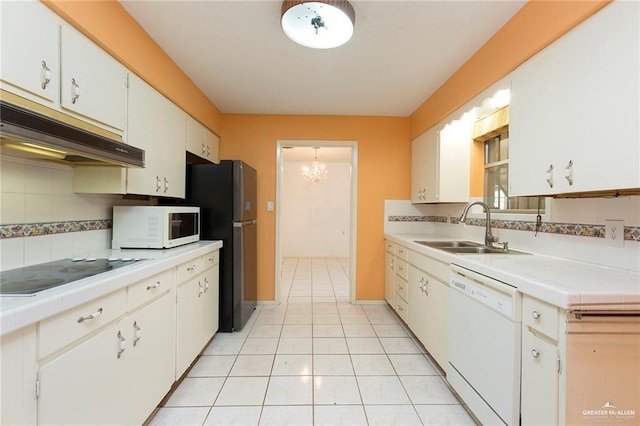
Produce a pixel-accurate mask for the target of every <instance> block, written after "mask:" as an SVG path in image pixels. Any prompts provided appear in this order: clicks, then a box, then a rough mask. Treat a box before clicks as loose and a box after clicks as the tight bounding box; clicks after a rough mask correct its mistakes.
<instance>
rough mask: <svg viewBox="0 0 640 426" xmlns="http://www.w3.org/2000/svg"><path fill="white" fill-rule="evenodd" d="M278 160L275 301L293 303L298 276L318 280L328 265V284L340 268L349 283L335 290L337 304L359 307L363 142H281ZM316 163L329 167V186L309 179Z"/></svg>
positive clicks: (315, 298)
mask: <svg viewBox="0 0 640 426" xmlns="http://www.w3.org/2000/svg"><path fill="white" fill-rule="evenodd" d="M276 157H277V158H276V256H275V260H276V264H275V275H276V276H275V286H276V288H275V300H276V301H277V302H278V303H282V302H287V300H288V296H289V290H290V289H291V287H290V285H291V278H292V274H293V273H294V271H295V273H296V274H304V273H306V272H308V273H309V274H311V273H312V272H314V271H315V272H314V273H315V274H316V276H318V275H319V274H321V273H323V272H322V271H321V270H320V269H318V265H325V266H326V268H325V269H326V271H325V272H328V281H330V279H331V278H330V276H331V275H334V276H335V274H334V273H335V272H336V271H335V269H334V270H333V271H332V268H339V267H342V269H343V271H344V273H345V274H344V276H346V277H347V280H348V285H346V283H343V285H337V284H338V283H336V285H335V286H333V289H335V293H334V295H333V297H334V299H333V300H335V301H336V302H338V301H339V302H350V303H354V302H355V282H356V281H355V264H356V252H355V247H356V244H355V242H356V200H357V142H353V141H298V140H286V141H278V143H277V150H276ZM315 159H317V161H318V162H319V163H320V164H321V165H322V166H323V167H325V169H326V171H327V175H328V176H327V177H326V181H320V182H316V183H314V182H310V181H306V180H305V178H304V177H303V173H302V168H303V166H306V167H311V166H312V162H313V161H314V160H315ZM294 265H296V266H295V267H294ZM332 265H333V266H332ZM305 268H308V271H305ZM327 284H328V283H327ZM292 294H293V293H292ZM298 295H299V296H300V297H297V296H298ZM298 295H296V297H294V298H293V299H292V300H294V301H301V302H302V301H318V302H320V301H325V302H329V301H333V300H332V299H331V297H328V296H329V295H328V294H322V295H321V294H315V295H313V294H309V295H308V296H306V295H303V294H298Z"/></svg>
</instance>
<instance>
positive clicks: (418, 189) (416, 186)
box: [411, 120, 472, 203]
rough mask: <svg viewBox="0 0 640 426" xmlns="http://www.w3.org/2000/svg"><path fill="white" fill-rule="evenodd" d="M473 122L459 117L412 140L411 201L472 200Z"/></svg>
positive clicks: (444, 201)
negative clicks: (470, 169) (470, 173)
mask: <svg viewBox="0 0 640 426" xmlns="http://www.w3.org/2000/svg"><path fill="white" fill-rule="evenodd" d="M471 129H472V127H471V125H470V124H468V123H466V122H465V121H462V120H455V121H452V122H450V123H449V124H447V125H445V126H444V127H443V128H442V129H441V130H439V129H438V127H437V126H433V127H431V128H430V129H428V130H427V131H426V132H424V133H423V134H421V135H420V136H418V137H417V138H415V139H414V140H413V141H412V142H411V202H412V203H455V202H463V203H466V202H467V201H468V200H469V167H470V163H469V161H470V153H471V143H472V142H471Z"/></svg>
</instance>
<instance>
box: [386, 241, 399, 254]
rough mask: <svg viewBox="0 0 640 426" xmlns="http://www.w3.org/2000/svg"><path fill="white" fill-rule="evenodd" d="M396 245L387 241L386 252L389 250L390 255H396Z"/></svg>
mask: <svg viewBox="0 0 640 426" xmlns="http://www.w3.org/2000/svg"><path fill="white" fill-rule="evenodd" d="M396 247H397V246H396V245H395V243H392V242H391V241H388V240H387V241H385V243H384V248H385V250H387V251H388V252H389V253H391V254H393V255H395V254H396Z"/></svg>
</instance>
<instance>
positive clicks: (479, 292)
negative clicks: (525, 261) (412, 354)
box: [447, 264, 522, 425]
mask: <svg viewBox="0 0 640 426" xmlns="http://www.w3.org/2000/svg"><path fill="white" fill-rule="evenodd" d="M521 308H522V303H521V296H520V293H518V291H517V289H516V288H515V287H513V286H511V285H509V284H505V283H503V282H501V281H498V280H495V279H493V278H490V277H487V276H484V275H482V274H479V273H477V272H474V271H471V270H469V269H466V268H463V267H461V266H458V265H455V264H452V265H451V286H450V290H449V365H448V369H447V380H448V381H449V383H450V384H451V386H452V387H453V389H455V391H456V392H457V393H458V395H460V397H461V398H462V400H463V401H464V402H465V403H466V404H467V406H468V407H469V408H470V409H471V411H473V413H474V414H475V415H476V417H477V418H478V420H480V422H482V423H483V424H485V425H496V424H507V425H518V424H519V419H520V352H521V349H520V342H521V322H522V316H521Z"/></svg>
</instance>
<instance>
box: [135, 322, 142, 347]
mask: <svg viewBox="0 0 640 426" xmlns="http://www.w3.org/2000/svg"><path fill="white" fill-rule="evenodd" d="M141 338H142V330H141V329H140V327H139V326H138V322H137V321H134V322H133V346H134V347H135V346H136V345H137V344H138V342H139V341H140V339H141Z"/></svg>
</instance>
